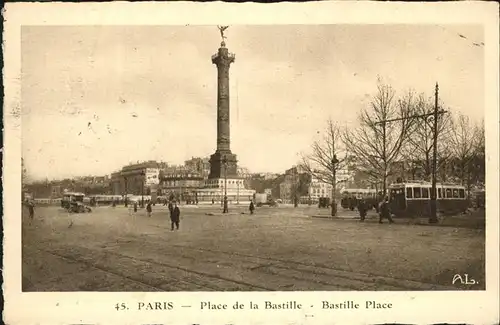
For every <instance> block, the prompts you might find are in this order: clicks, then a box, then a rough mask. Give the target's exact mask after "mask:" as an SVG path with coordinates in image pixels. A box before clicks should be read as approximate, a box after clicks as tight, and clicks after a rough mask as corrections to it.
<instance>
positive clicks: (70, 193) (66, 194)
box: [63, 192, 85, 196]
mask: <svg viewBox="0 0 500 325" xmlns="http://www.w3.org/2000/svg"><path fill="white" fill-rule="evenodd" d="M63 195H65V196H70V195H73V196H85V194H84V193H80V192H65V193H63Z"/></svg>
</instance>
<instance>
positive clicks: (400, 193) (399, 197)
mask: <svg viewBox="0 0 500 325" xmlns="http://www.w3.org/2000/svg"><path fill="white" fill-rule="evenodd" d="M390 195H391V201H392V202H394V206H396V207H397V208H398V209H401V210H404V209H405V208H406V202H405V191H404V189H401V188H396V189H392V190H391V192H390Z"/></svg>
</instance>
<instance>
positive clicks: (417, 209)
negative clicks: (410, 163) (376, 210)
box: [389, 181, 469, 217]
mask: <svg viewBox="0 0 500 325" xmlns="http://www.w3.org/2000/svg"><path fill="white" fill-rule="evenodd" d="M431 187H432V186H431V184H430V183H429V182H417V181H413V182H408V183H394V184H391V185H390V186H389V206H390V209H391V212H392V214H394V215H395V216H396V217H421V216H422V217H428V216H429V215H430V202H431V197H430V194H431ZM436 190H437V197H436V210H437V212H438V213H442V214H457V213H463V212H465V211H466V210H467V208H468V207H469V200H468V199H467V197H466V195H465V187H464V186H461V185H456V184H440V183H438V184H436Z"/></svg>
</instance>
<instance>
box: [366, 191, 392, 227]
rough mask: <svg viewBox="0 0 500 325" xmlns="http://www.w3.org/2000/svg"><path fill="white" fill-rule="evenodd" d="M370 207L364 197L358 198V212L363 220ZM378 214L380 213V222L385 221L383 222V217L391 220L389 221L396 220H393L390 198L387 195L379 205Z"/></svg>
mask: <svg viewBox="0 0 500 325" xmlns="http://www.w3.org/2000/svg"><path fill="white" fill-rule="evenodd" d="M368 208H369V206H368V204H367V203H366V201H365V200H364V199H360V200H358V212H359V217H360V221H361V222H363V221H365V219H366V214H367V212H368ZM378 215H379V219H378V223H383V222H382V220H383V219H387V220H389V223H394V220H392V217H391V209H390V207H389V198H388V197H387V196H386V197H385V198H384V199H383V200H382V202H380V204H379V206H378Z"/></svg>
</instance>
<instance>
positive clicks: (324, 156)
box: [301, 118, 348, 216]
mask: <svg viewBox="0 0 500 325" xmlns="http://www.w3.org/2000/svg"><path fill="white" fill-rule="evenodd" d="M327 123H328V124H327V128H326V130H325V134H324V136H323V139H322V140H320V141H315V142H314V143H313V145H312V153H311V154H310V155H304V156H303V157H302V163H301V166H302V168H303V169H304V170H305V171H306V173H307V174H309V175H311V177H313V178H315V179H317V180H318V181H320V182H322V183H325V184H330V185H331V186H332V194H331V197H332V205H331V207H332V209H331V215H332V216H336V215H337V203H336V202H337V201H336V192H337V184H338V183H339V182H337V174H338V171H339V170H341V169H344V168H346V166H347V162H348V157H347V154H346V151H345V150H344V149H343V141H342V129H341V128H340V126H339V125H338V124H336V123H335V122H333V121H332V119H331V118H330V119H329V120H328V122H327ZM341 155H342V156H343V157H340V156H341Z"/></svg>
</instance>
